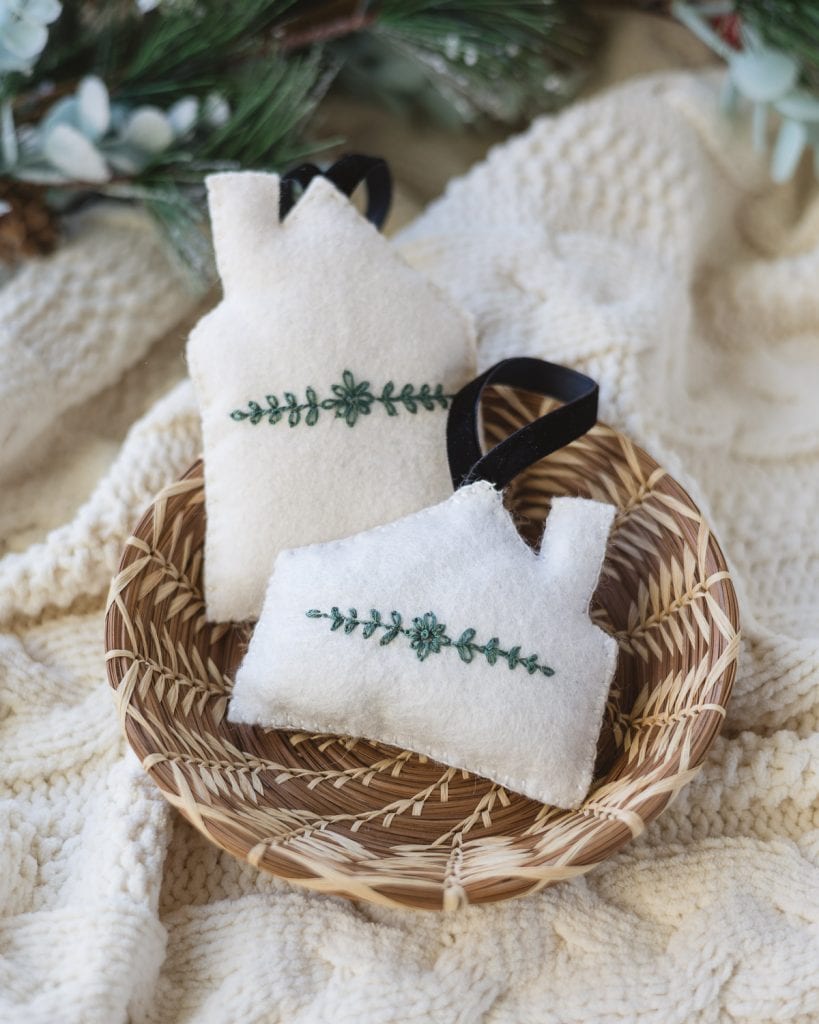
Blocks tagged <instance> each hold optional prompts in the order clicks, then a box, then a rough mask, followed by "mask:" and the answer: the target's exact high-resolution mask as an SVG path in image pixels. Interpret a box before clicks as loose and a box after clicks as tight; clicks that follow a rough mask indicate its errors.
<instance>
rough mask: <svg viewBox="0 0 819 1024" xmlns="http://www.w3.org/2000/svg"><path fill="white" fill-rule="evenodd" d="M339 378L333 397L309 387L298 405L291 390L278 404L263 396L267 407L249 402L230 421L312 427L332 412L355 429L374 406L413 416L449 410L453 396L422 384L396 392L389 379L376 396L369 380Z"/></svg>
mask: <svg viewBox="0 0 819 1024" xmlns="http://www.w3.org/2000/svg"><path fill="white" fill-rule="evenodd" d="M341 379H342V383H341V384H333V385H331V387H330V390H331V391H332V392H333V397H332V398H322V399H320V398H319V397H318V394H317V393H316V390H315V388H313V387H308V388H306V389H305V400H304V401H303V402H301V401H299V399H298V398H297V397H296V395H295V394H294V393H293V392H292V391H285V392H283V400H282V401H281V402H280V401H279V398H278V396H277V395H272V394H271V395H265V402H266V403H267V404H266V405H262V404H261V403H260V402H256V401H249V402H248V403H247V406H246V408H244V409H234V410H233V412H232V413H231V414H230V418H231V419H232V420H236V421H237V422H241V421H243V420H245V421H247V422H248V423H251V424H253V425H254V426H255V425H256V424H257V423H261V422H262V420H267V422H268V423H270V424H276V423H278V422H279V421H280V420H282V419H284V418H285V417H286V418H287V422H288V425H289V426H291V427H296V426H298V425H299V424H300V423H302V422H303V423H304V424H305V425H306V426H308V427H313V426H315V425H316V423H318V420H319V417H320V415H321V411H322V410H327V411H333V412H334V413H335V417H336V419H343V420H345V421H346V423H347V426H348V427H354V426H355V424H356V423H357V422H358V419H359V417H361V416H369V414H370V413H371V412H372V410H373V407H375V406H378V405H380V406H382V407H383V408H384V410H385V411H386V413H387V415H388V416H397V415H398V412H399V409H404V411H405V412H408V413H412V415H415V414H416V413H417V412H418V411H419V409H426V410H427V411H429V412H433V411H434V410H436V409H448V408H449V403H450V401H451V400H452V399H453V397H454V396H453V395H449V394H446V393H445V392H444V386H443V384H436V385H435V386H434V387H433V386H432V385H431V384H421V385H420V387H418V388H415V387H414V386H413V385H412V384H405V385H404V386H403V387H402V388H400V389H398V388H397V386H396V384H395V382H394V381H391V380H388V381H387V383H386V384H385V385H384V386H383V387H382V388H381V392H380V394H375V393H374V392H373V391H372V390H371V385H370V382H369V381H368V380H362V381H356V379H355V377H354V376H353V374H352V372H351V371H350V370H345V371H344V373H343V374H342V378H341Z"/></svg>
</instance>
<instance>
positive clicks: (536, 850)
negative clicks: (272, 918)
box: [106, 389, 739, 909]
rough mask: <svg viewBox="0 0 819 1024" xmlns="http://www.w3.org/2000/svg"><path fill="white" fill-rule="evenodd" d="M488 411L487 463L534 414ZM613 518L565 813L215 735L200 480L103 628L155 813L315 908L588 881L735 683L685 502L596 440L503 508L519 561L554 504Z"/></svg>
mask: <svg viewBox="0 0 819 1024" xmlns="http://www.w3.org/2000/svg"><path fill="white" fill-rule="evenodd" d="M544 407H545V403H544V401H543V400H541V399H537V398H535V397H534V396H529V395H522V394H519V393H510V392H507V391H506V390H505V389H504V391H503V394H502V395H501V394H500V393H496V394H494V395H493V396H491V397H489V398H488V399H487V401H486V403H485V406H484V417H483V418H484V431H485V434H486V437H487V440H488V441H489V442H490V443H495V442H496V441H498V440H500V439H501V438H502V437H504V436H506V435H507V434H508V433H510V432H511V431H512V430H514V429H516V428H517V427H519V426H521V425H522V424H523V423H525V422H528V421H529V420H531V418H532V416H533V415H537V414H538V413H540V412H542V411H543V409H544ZM558 494H575V495H581V496H584V497H591V498H596V499H598V500H602V501H607V502H610V503H612V504H615V505H616V506H617V507H618V508H619V510H620V511H619V515H618V517H617V519H616V521H615V525H614V528H613V531H612V536H611V539H610V541H609V546H608V551H607V556H606V562H605V565H604V569H603V573H602V576H601V580H600V584H599V586H598V589H597V593H596V595H595V599H594V603H593V618H594V620H595V621H596V622H597V623H598V625H600V626H602V627H603V628H604V629H606V630H607V631H609V632H611V633H612V634H613V635H615V636H616V637H617V640H618V643H619V647H620V657H619V664H618V669H617V675H616V678H615V682H614V684H613V686H612V690H611V693H610V696H609V700H608V704H607V709H606V717H605V721H604V725H603V731H602V733H601V738H600V743H599V747H598V758H597V766H596V773H595V783H594V785H593V786H592V789H591V791H590V793H589V794H588V797H587V799H586V800H585V802H584V804H583V805H582V807H580V808H579V809H578V810H576V811H562V810H558V809H556V808H552V807H548V806H544V805H541V804H538V803H536V802H534V801H532V800H528V799H526V798H524V797H522V796H519V795H517V794H515V793H511V792H509V791H508V790H506V789H505V788H504V787H503V786H500V785H496V784H493V783H491V782H489V781H487V780H484V779H481V778H477V777H475V776H472V775H469V774H468V773H467V772H463V771H460V770H456V769H454V768H449V767H447V766H445V765H441V764H438V763H435V762H432V761H430V760H429V759H428V758H424V757H419V756H418V755H416V754H412V753H410V752H408V751H404V750H398V749H396V748H394V747H389V746H386V745H384V744H380V743H374V742H370V741H367V740H362V739H355V738H351V737H340V736H324V735H314V734H311V733H306V732H285V731H276V730H264V729H260V728H254V727H250V726H240V725H233V724H231V723H229V722H228V721H227V719H226V710H227V704H228V700H229V696H230V690H231V686H232V676H233V672H234V671H235V669H236V667H237V665H238V663H239V661H240V660H241V657H242V655H243V652H244V650H245V648H246V645H247V641H248V638H249V636H250V631H251V627H250V626H248V625H246V624H245V625H238V626H237V625H228V624H220V625H212V624H208V623H207V622H206V621H205V607H204V600H203V596H202V589H201V587H202V555H203V543H204V529H205V515H204V492H203V481H202V466H201V463H197V464H196V465H194V466H193V467H192V468H191V469H190V470H189V472H188V473H187V474H186V476H185V477H184V478H183V479H182V480H180V481H179V482H178V483H175V484H173V485H172V486H171V487H169V488H167V489H166V490H165V491H164V492H163V493H162V494H160V495H159V496H158V497H157V499H156V501H155V502H154V504H153V506H152V507H151V508H150V509H149V510H148V512H147V513H146V514H145V515H144V516H143V518H142V520H141V521H140V523H139V524H138V526H137V528H136V530H135V532H134V535H133V536H132V537H131V538H130V539H129V541H128V543H127V545H126V548H125V552H124V554H123V557H122V562H121V565H120V569H119V572H118V575H117V576H116V577H115V579H114V580H113V582H112V586H111V592H110V603H109V609H108V615H107V618H106V648H107V664H108V676H109V680H110V682H111V685H112V686H113V687H114V688H115V690H116V694H117V702H118V708H119V714H120V719H121V723H122V727H123V729H124V731H125V734H126V736H127V738H128V740H129V742H130V744H131V745H132V747H133V748H134V750H135V751H136V753H137V754H138V756H139V757H140V758H141V760H142V763H143V766H144V767H145V769H146V771H148V772H149V773H150V774H151V776H152V777H153V779H154V781H155V782H156V783H157V785H158V786H159V787H160V789H161V790H162V792H163V793H164V795H165V796H166V798H167V799H168V800H169V801H170V803H171V804H173V805H174V806H175V807H177V808H178V809H179V810H180V811H181V812H182V814H184V815H185V817H186V818H187V819H188V820H189V821H190V822H191V823H192V824H193V825H194V826H195V827H196V828H198V829H199V830H200V831H202V832H203V833H204V834H205V835H206V836H207V837H208V838H210V839H211V840H212V841H213V842H215V843H217V844H218V845H219V846H221V847H222V848H224V849H225V850H228V851H229V852H230V853H232V854H233V855H235V856H237V857H240V858H243V859H246V860H247V861H249V862H250V863H251V864H254V865H256V866H258V867H259V868H262V869H264V870H266V871H270V872H273V873H274V874H276V875H279V876H282V877H285V878H289V879H292V880H293V881H296V882H299V883H302V884H304V885H307V886H310V887H311V888H313V889H317V890H320V891H323V892H328V893H336V894H342V895H346V896H350V897H354V898H364V899H370V900H375V901H377V902H379V903H382V904H386V905H393V906H396V905H399V906H409V907H415V908H420V909H441V908H444V909H450V908H454V907H456V906H459V905H461V904H463V903H465V902H470V903H482V902H490V901H493V900H500V899H505V898H509V897H513V896H520V895H523V894H525V893H529V892H533V891H536V890H538V889H541V888H543V887H544V886H547V885H551V884H553V883H555V882H557V881H560V880H561V879H565V878H570V877H572V876H574V875H577V874H580V873H583V872H585V871H588V870H589V869H590V868H592V867H594V865H595V864H597V863H599V862H600V861H601V860H603V859H604V858H606V857H608V856H610V855H611V854H612V853H613V852H614V851H615V850H617V849H618V848H619V847H620V846H622V845H623V843H625V842H627V841H628V840H629V839H630V838H632V837H633V836H636V835H638V834H639V833H640V832H641V831H642V829H643V828H644V827H645V825H646V824H647V823H648V822H650V821H651V820H652V819H653V818H655V817H656V816H657V814H659V813H660V812H661V811H662V810H663V808H664V807H665V806H666V805H667V804H668V802H669V801H670V800H671V798H672V797H673V795H674V794H675V793H676V792H677V791H678V790H679V789H680V787H681V786H683V785H685V783H686V782H688V781H689V780H690V779H691V778H692V777H693V775H694V774H695V773H696V771H697V770H698V766H699V764H700V763H701V761H702V759H703V757H704V755H705V752H706V751H707V749H708V747H709V745H710V744H711V742H712V740H713V738H714V737H715V735H716V734H717V732H718V730H719V728H720V725H721V723H722V720H723V717H724V714H725V704H726V702H727V700H728V697H729V695H730V691H731V686H732V684H733V680H734V675H735V671H736V659H737V652H738V642H739V637H738V611H737V605H736V597H735V594H734V589H733V587H732V585H731V581H730V579H729V577H728V573H727V570H726V566H725V561H724V558H723V556H722V553H721V551H720V549H719V546H718V544H717V543H716V541H715V539H714V537H713V535H712V534H711V533H710V531H709V529H708V527H707V526H706V524H705V523H704V522H703V520H702V517H701V516H700V513H699V512H698V510H697V508H696V507H695V506H694V505H693V503H692V502H691V500H690V498H689V497H688V496H687V495H686V493H685V492H684V491H683V490H682V488H681V487H680V486H679V485H678V484H677V483H676V482H675V481H674V480H673V479H672V478H671V477H669V476H668V475H667V474H666V473H665V472H664V471H663V470H662V469H661V468H660V467H659V466H658V465H657V464H656V463H655V462H654V461H653V460H652V459H651V458H650V457H649V456H648V455H646V453H645V452H643V451H642V450H640V449H639V448H637V447H636V446H634V445H633V444H631V443H630V442H629V441H628V440H627V439H626V438H625V437H624V436H623V435H621V434H619V433H617V432H616V431H614V430H612V429H610V428H608V427H606V426H603V425H598V426H597V427H595V428H594V429H593V430H592V431H591V432H590V433H589V434H588V435H586V436H585V437H584V438H581V439H580V440H579V441H576V442H575V443H574V444H572V445H570V446H569V447H568V448H565V449H563V450H561V451H559V452H557V453H555V454H554V455H552V456H550V457H549V458H547V459H545V460H543V461H541V462H540V463H538V464H537V465H536V466H534V467H533V468H532V469H530V470H529V471H528V472H527V473H526V474H524V475H523V476H521V477H520V478H518V480H517V481H516V482H515V483H514V484H513V485H512V486H511V487H510V488H509V491H508V504H509V506H510V508H511V509H512V511H513V512H514V513H515V515H516V518H517V519H518V521H519V526H520V529H521V532H522V533H523V534H524V536H527V539H529V540H535V539H536V538H537V537H538V536H539V534H540V532H541V531H542V524H543V520H544V519H545V516H546V515H547V513H548V509H549V504H550V501H551V497H552V496H553V495H558Z"/></svg>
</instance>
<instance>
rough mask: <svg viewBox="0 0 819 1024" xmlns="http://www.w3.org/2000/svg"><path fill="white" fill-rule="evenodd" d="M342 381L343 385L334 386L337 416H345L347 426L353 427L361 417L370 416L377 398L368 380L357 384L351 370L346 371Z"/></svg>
mask: <svg viewBox="0 0 819 1024" xmlns="http://www.w3.org/2000/svg"><path fill="white" fill-rule="evenodd" d="M342 379H343V381H344V383H343V384H333V393H334V394H335V395H336V396H337V402H336V403H335V406H336V416H343V417H344V419H345V420H346V421H347V426H348V427H352V426H354V425H355V421H356V420H357V419H358V417H359V416H369V414H370V407H371V406H372V404H373V402H374V401H375V398H374V397H373V395H372V393H371V392H370V382H369V381H368V380H363V381H361V383H360V384H356V382H355V378H354V377H353V375H352V374H351V373H350V371H349V370H345V371H344V373H343V374H342Z"/></svg>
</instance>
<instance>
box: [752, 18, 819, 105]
mask: <svg viewBox="0 0 819 1024" xmlns="http://www.w3.org/2000/svg"><path fill="white" fill-rule="evenodd" d="M735 10H736V14H737V16H738V17H739V19H740V21H741V23H743V24H745V25H747V26H749V27H750V28H752V29H754V30H755V31H756V32H757V34H758V35H759V36H760V38H761V39H763V40H764V41H765V42H766V43H767V44H768V45H769V46H771V47H772V48H774V49H776V50H781V51H782V52H783V53H788V54H790V55H791V56H792V57H794V58H795V59H796V60H797V61H798V62H799V64H800V65H801V68H802V72H803V75H804V79H805V83H806V84H808V85H810V86H811V87H812V88H813V89H819V4H817V2H816V0H736V4H735Z"/></svg>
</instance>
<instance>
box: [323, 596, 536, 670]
mask: <svg viewBox="0 0 819 1024" xmlns="http://www.w3.org/2000/svg"><path fill="white" fill-rule="evenodd" d="M305 614H306V615H307V618H308V619H329V621H330V629H331V630H333V631H335V630H338V629H342V628H343V630H344V632H345V633H347V634H350V633H353V632H355V630H356V629H357V628H358V627H359V626H361V627H362V629H361V635H362V637H363V638H364V639H365V640H369V639H370V637H372V636H375V634H376V633H377V632H378V631H379V630H383V631H384V632H383V635H382V636H381V637H380V638H379V641H378V642H379V644H380V645H381V646H382V647H383V646H384V645H386V644H390V643H392V642H393V640H395V639H396V637H399V636H404V637H406V638H407V639H408V640H409V642H410V644H409V645H410V647H411V648H412V650H414V651H415V656H416V657H417V658H418V660H419V661H425V660H426V659H427V658H428V657H429V655H430V654H440V653H441V651H442V650H443V649H444V648H445V647H452V648H454V649H455V650H456V651H457V652H458V655H459V656H460V659H461V661H463V662H465V663H466V664H467V665H468V664H469V663H470V662H471V661H473V659H474V658H475V656H476V655H483V657H484V658H486V660H487V662H488V664H490V665H496V664H498V662H499V661H505V662H506V664H507V665H508V666H509V668H510V669H515V668H517V667H518V666H519V665H520V666H521V667H523V668H525V669H526V671H527V672H528V673H529V675H530V676H531V675H534V674H535V673H536V672H542V673H543V675H544V676H553V675H554V674H555V671H554V669H553V668H551V667H550V666H549V665H542V664H541V663H540V662H539V661H538V658H537V655H536V654H530V655H529V656H528V657H526V658H522V657H521V656H520V651H521V649H520V647H519V646H517V647H510V648H509V650H505V649H504V648H503V647H502V646H501V643H500V640H499V639H498V637H496V636H493V637H492V638H491V639H489V640H487V641H486V643H485V644H476V643H475V642H474V640H475V635H476V632H475V630H474V629H465V630H464V631H463V633H461V635H460V636H459V637H458V639H457V640H453V639H452V637H451V636H449V634H448V633H447V631H446V623H444V622H439V621H438V618H437V616H436V615H435V614H434V613H433V612H426V614H424V615H419V616H416V617H415V618H414V619H413V620H412V625H411V626H409V627H405V626H404V620H403V617H402V616H401V613H400V612H397V611H392V612H390V615H389V619H388V621H386V622H385V621H384V619H383V618H382V616H381V612H379V611H378V609H377V608H371V609H370V614H369V617H368V618H359V615H358V611H357V610H356V609H355V608H350V609H349V611H348V612H347V614H346V615H344V614H342V613H341V612H340V611H339V609H338V608H337V607H336V606H335V605H334V606H333V607H332V608H331V609H330V611H329V612H323V611H321V610H320V609H319V608H311V609H310V610H309V611H307V612H306V613H305Z"/></svg>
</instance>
